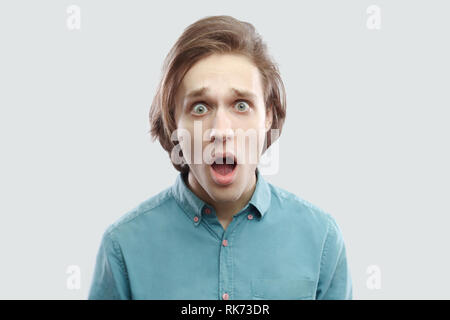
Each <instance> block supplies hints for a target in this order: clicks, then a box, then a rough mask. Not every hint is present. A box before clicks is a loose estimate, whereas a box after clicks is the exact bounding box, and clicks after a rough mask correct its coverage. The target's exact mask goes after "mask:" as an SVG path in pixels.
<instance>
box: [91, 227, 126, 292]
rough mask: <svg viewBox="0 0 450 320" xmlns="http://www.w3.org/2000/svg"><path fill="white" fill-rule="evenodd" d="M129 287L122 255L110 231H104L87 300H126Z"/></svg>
mask: <svg viewBox="0 0 450 320" xmlns="http://www.w3.org/2000/svg"><path fill="white" fill-rule="evenodd" d="M130 296H131V295H130V287H129V280H128V274H127V272H126V268H125V264H124V261H123V256H122V254H121V251H120V248H119V245H118V243H117V241H116V240H115V239H114V237H113V233H112V231H108V230H107V231H106V232H105V233H104V234H103V236H102V240H101V244H100V249H99V251H98V253H97V258H96V263H95V268H94V275H93V278H92V283H91V287H90V289H89V295H88V300H127V299H130Z"/></svg>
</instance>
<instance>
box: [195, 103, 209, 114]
mask: <svg viewBox="0 0 450 320" xmlns="http://www.w3.org/2000/svg"><path fill="white" fill-rule="evenodd" d="M192 110H193V112H194V113H195V114H204V113H206V111H208V109H207V108H206V106H205V105H204V104H201V103H198V104H196V105H195V106H194V108H193V109H192Z"/></svg>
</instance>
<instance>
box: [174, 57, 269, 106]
mask: <svg viewBox="0 0 450 320" xmlns="http://www.w3.org/2000/svg"><path fill="white" fill-rule="evenodd" d="M202 87H207V88H210V90H211V91H213V92H217V93H219V92H223V93H224V94H226V93H228V92H232V90H231V89H232V88H237V89H239V90H242V91H246V92H249V93H253V94H255V95H262V82H261V74H260V72H259V70H258V68H257V67H256V66H255V65H254V64H253V63H252V62H251V60H250V59H249V58H247V57H245V56H243V55H237V54H213V55H210V56H208V57H206V58H203V59H201V60H199V61H198V62H197V63H195V64H194V65H193V66H192V67H191V68H190V69H189V70H188V72H187V73H186V75H185V76H184V78H183V81H182V82H181V85H180V87H179V90H178V92H177V96H178V97H179V98H181V99H184V98H187V96H188V95H189V94H190V93H193V92H194V91H198V89H199V88H202Z"/></svg>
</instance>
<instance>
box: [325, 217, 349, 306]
mask: <svg viewBox="0 0 450 320" xmlns="http://www.w3.org/2000/svg"><path fill="white" fill-rule="evenodd" d="M316 299H317V300H352V299H353V293H352V279H351V275H350V268H349V266H348V264H347V255H346V249H345V244H344V238H343V236H342V232H341V230H340V228H339V226H338V225H337V223H336V221H335V219H334V218H333V217H332V216H331V215H329V214H328V231H327V236H326V239H325V244H324V247H323V251H322V259H321V263H320V276H319V282H318V286H317V292H316Z"/></svg>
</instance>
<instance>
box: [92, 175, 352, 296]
mask: <svg viewBox="0 0 450 320" xmlns="http://www.w3.org/2000/svg"><path fill="white" fill-rule="evenodd" d="M255 174H256V177H257V181H256V187H255V191H254V193H253V195H252V197H251V200H250V201H249V203H248V204H247V205H246V206H245V207H244V208H243V209H242V210H241V211H239V213H237V214H235V215H234V216H233V220H231V222H230V224H229V225H228V227H227V228H226V229H225V230H224V228H223V227H222V225H221V223H220V222H219V220H218V219H217V216H216V214H215V211H214V208H213V207H212V206H210V205H209V204H207V203H205V202H203V201H202V200H201V199H200V198H198V197H197V196H196V195H195V194H194V193H193V192H192V191H191V190H190V189H189V188H188V187H187V186H186V183H185V181H184V179H183V177H182V175H181V173H179V174H178V176H177V178H176V181H175V183H174V184H173V185H172V186H170V187H169V188H167V189H165V190H163V191H161V192H160V193H159V194H156V195H154V196H152V197H150V198H149V199H147V200H146V201H143V202H142V203H141V204H139V205H138V206H136V207H135V208H134V209H132V210H130V211H129V212H127V213H126V214H124V215H123V216H121V217H120V218H119V219H117V220H116V221H115V222H114V223H112V224H111V225H109V227H108V228H107V229H106V231H105V232H104V233H103V236H102V240H101V244H100V248H99V251H98V254H97V257H96V263H95V268H94V274H93V279H92V283H91V287H90V290H89V296H88V299H152V300H157V299H168V300H170V299H181V300H185V299H189V300H190V299H192V300H196V299H213V300H216V299H225V300H227V299H230V300H233V299H352V281H351V276H350V270H349V266H348V264H347V258H346V250H345V245H344V240H343V236H342V233H341V231H340V229H339V227H338V225H337V224H336V221H335V220H334V218H333V217H332V216H331V215H330V214H329V213H327V212H324V211H323V210H321V209H319V208H318V207H316V206H314V205H312V204H310V203H308V202H307V201H305V200H303V199H301V198H300V197H298V196H296V195H295V194H293V193H290V192H288V191H286V190H284V189H281V188H279V187H276V186H274V185H272V184H271V183H269V182H267V181H266V180H265V179H264V178H263V177H262V175H260V172H259V170H258V169H256V172H255Z"/></svg>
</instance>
